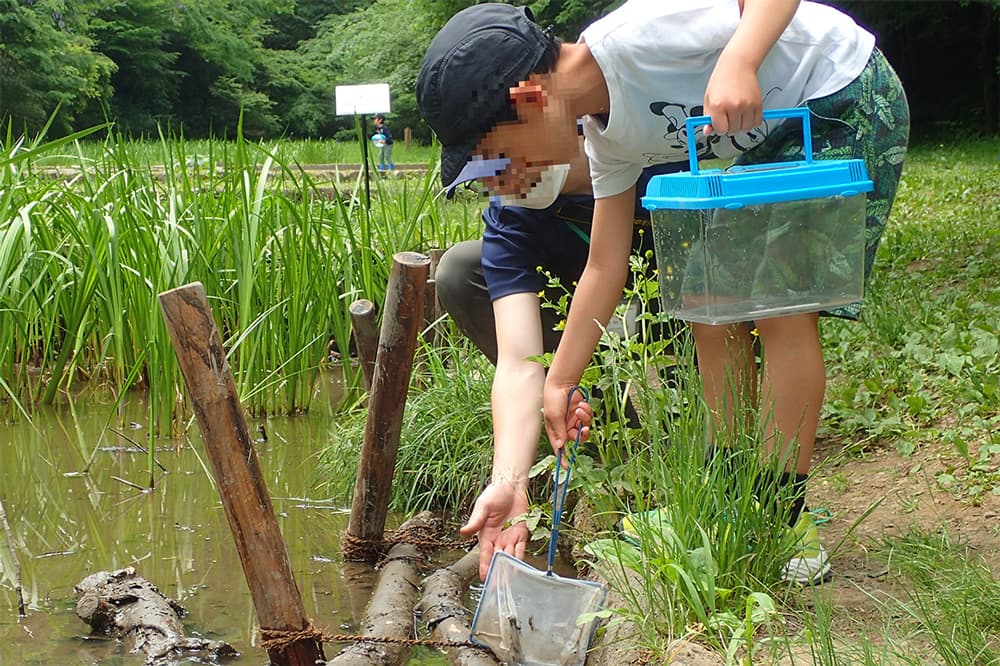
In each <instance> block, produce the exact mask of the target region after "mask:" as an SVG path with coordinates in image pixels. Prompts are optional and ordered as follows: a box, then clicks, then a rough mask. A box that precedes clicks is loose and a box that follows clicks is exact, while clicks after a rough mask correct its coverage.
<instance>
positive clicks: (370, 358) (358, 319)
mask: <svg viewBox="0 0 1000 666" xmlns="http://www.w3.org/2000/svg"><path fill="white" fill-rule="evenodd" d="M349 311H350V313H351V331H352V332H353V333H354V346H355V347H357V349H358V360H359V361H360V362H361V375H362V378H363V379H364V383H365V390H366V391H370V390H371V388H372V376H373V375H374V374H375V356H376V355H377V353H378V330H377V329H376V328H375V304H374V303H372V302H371V301H369V300H368V299H365V298H362V299H359V300H357V301H354V302H353V303H351V307H350V308H349Z"/></svg>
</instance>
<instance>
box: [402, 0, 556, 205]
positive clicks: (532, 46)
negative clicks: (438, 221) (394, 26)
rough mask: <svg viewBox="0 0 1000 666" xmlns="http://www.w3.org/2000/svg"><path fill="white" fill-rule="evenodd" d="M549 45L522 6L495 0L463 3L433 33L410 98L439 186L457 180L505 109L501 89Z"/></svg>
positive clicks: (523, 74) (511, 84)
mask: <svg viewBox="0 0 1000 666" xmlns="http://www.w3.org/2000/svg"><path fill="white" fill-rule="evenodd" d="M551 43H552V38H551V37H550V36H549V35H548V34H546V33H545V31H543V30H542V28H540V27H539V26H538V24H536V23H535V21H534V16H533V15H532V13H531V10H530V9H528V8H527V7H514V6H512V5H504V4H500V3H485V4H481V5H473V6H471V7H468V8H466V9H463V10H462V11H460V12H458V13H457V14H455V15H454V16H452V17H451V19H449V21H448V22H447V23H446V24H445V26H444V27H443V28H441V30H440V31H439V32H438V34H437V35H436V36H435V37H434V39H433V40H432V41H431V44H430V46H429V47H428V48H427V53H426V54H425V55H424V62H423V64H422V65H421V67H420V75H419V76H418V77H417V104H418V105H419V106H420V113H421V115H422V116H423V118H424V120H426V121H427V124H428V125H430V126H431V129H433V130H434V132H435V133H436V134H437V137H438V140H439V141H440V142H441V182H442V184H444V185H445V186H446V187H449V188H450V187H453V186H454V185H457V184H458V182H457V181H456V179H457V178H458V176H459V173H461V172H462V169H463V167H464V166H465V164H466V163H467V162H468V161H469V158H470V157H471V156H472V150H473V149H474V148H475V146H476V144H477V143H479V140H480V139H481V138H482V136H483V134H485V133H486V132H487V131H489V130H490V128H492V127H493V126H494V125H495V124H496V123H497V122H498V121H499V120H500V119H501V118H502V117H503V116H504V113H505V112H506V111H507V110H508V108H509V102H508V91H509V90H510V88H513V87H514V86H516V85H517V84H518V83H520V82H521V81H524V80H526V79H527V78H528V76H529V75H530V74H531V71H532V70H533V69H534V68H535V66H536V65H537V64H538V62H539V60H541V58H542V55H543V54H544V53H545V50H546V48H548V46H549V44H551Z"/></svg>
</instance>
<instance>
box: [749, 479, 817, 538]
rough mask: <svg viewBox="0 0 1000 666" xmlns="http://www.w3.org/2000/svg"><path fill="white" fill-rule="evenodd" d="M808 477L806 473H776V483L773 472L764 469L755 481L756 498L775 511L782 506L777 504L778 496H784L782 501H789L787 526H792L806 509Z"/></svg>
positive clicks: (779, 509) (778, 510) (780, 509)
mask: <svg viewBox="0 0 1000 666" xmlns="http://www.w3.org/2000/svg"><path fill="white" fill-rule="evenodd" d="M808 478H809V477H808V475H806V474H795V473H792V472H782V473H781V474H780V475H778V480H777V483H775V481H774V472H771V471H770V470H765V471H764V472H762V473H761V475H760V478H759V479H758V481H757V493H756V494H757V500H758V501H759V502H760V503H761V504H771V505H773V506H774V509H775V511H777V512H780V511H782V509H784V507H782V506H780V505H779V502H778V497H779V495H781V496H784V497H785V499H784V500H783V501H785V502H790V506H789V507H788V509H789V511H788V526H789V527H792V526H793V525H795V523H797V522H798V520H799V516H801V515H802V512H803V511H808V509H806V479H808ZM789 486H791V488H789ZM786 489H787V490H786Z"/></svg>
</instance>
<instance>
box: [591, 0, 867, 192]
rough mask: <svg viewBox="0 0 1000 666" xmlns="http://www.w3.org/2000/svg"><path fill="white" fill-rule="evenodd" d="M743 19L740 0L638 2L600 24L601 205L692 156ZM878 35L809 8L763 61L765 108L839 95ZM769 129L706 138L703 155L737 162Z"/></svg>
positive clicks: (597, 169)
mask: <svg viewBox="0 0 1000 666" xmlns="http://www.w3.org/2000/svg"><path fill="white" fill-rule="evenodd" d="M739 20H740V10H739V3H738V0H630V1H629V2H626V3H625V4H624V5H622V7H621V8H619V9H617V10H615V11H613V12H611V13H610V14H608V15H607V16H605V17H604V18H602V19H600V20H598V21H597V22H595V23H593V24H592V25H590V26H589V27H588V28H587V29H586V30H584V31H583V34H582V35H581V37H580V41H582V42H586V44H587V46H588V47H589V48H590V52H591V53H592V54H593V56H594V59H595V60H596V61H597V64H598V65H599V66H600V68H601V71H602V72H603V73H604V78H605V79H606V80H607V84H608V92H609V93H610V99H611V110H610V112H609V114H608V117H607V122H608V124H607V126H606V127H605V126H604V124H603V122H602V121H601V120H600V119H598V118H595V117H592V116H587V117H585V118H584V119H583V131H584V136H585V138H586V144H585V145H586V151H587V156H588V157H589V159H590V172H591V179H592V180H593V185H594V195H595V196H596V197H597V198H602V197H609V196H612V195H615V194H618V193H620V192H623V191H625V190H626V189H628V188H629V187H631V186H632V185H633V184H634V183H635V182H636V180H637V179H638V177H639V172H640V171H641V170H642V168H643V167H646V166H649V165H650V164H661V163H665V162H683V161H686V160H687V158H688V146H687V132H686V130H685V126H684V121H685V120H686V119H687V118H688V117H690V116H700V115H703V108H702V105H703V103H704V99H705V88H706V87H707V86H708V79H709V76H711V74H712V70H713V68H714V67H715V63H716V61H717V59H718V57H719V54H720V53H721V52H722V49H723V48H724V47H725V46H726V44H727V43H728V42H729V39H730V37H731V36H732V35H733V33H734V32H735V31H736V27H737V25H738V24H739ZM874 47H875V37H874V36H873V35H872V34H871V33H869V32H867V31H866V30H864V29H863V28H861V27H860V26H858V25H857V24H856V23H855V22H854V21H853V20H852V19H851V18H850V17H848V16H846V15H845V14H843V13H841V12H839V11H837V10H836V9H833V8H832V7H827V6H825V5H820V4H816V3H813V2H802V4H801V5H800V6H799V9H798V11H797V12H796V13H795V16H794V17H793V18H792V21H791V23H790V24H789V26H788V28H786V29H785V31H784V33H782V35H781V37H780V38H779V39H778V41H777V42H776V43H775V45H774V46H773V47H772V48H771V50H770V52H769V53H768V55H767V57H766V58H765V59H764V62H763V63H761V66H760V69H759V70H758V72H757V77H758V80H759V82H760V86H761V93H762V95H763V98H764V108H765V109H776V108H785V107H795V106H801V105H802V104H803V103H804V102H805V101H806V100H810V99H817V98H820V97H824V96H826V95H829V94H832V93H834V92H836V91H838V90H840V89H841V88H843V87H845V86H846V85H847V84H849V83H850V82H851V81H853V80H854V79H855V78H856V77H857V76H858V74H860V73H861V71H862V70H863V69H864V67H865V65H866V64H867V62H868V59H869V57H870V56H871V53H872V50H873V49H874ZM774 122H780V121H765V123H764V126H763V127H762V128H760V130H753V131H751V132H749V133H745V134H738V135H734V136H712V137H710V139H711V142H709V141H707V140H706V137H704V136H703V135H702V133H701V132H700V131H698V132H697V133H696V142H697V144H698V145H697V150H698V153H699V155H700V156H701V157H710V156H715V157H721V158H731V157H734V156H735V155H737V154H738V153H741V152H744V151H746V150H749V149H750V148H753V147H754V146H756V145H758V144H759V143H760V142H761V141H763V140H764V138H765V137H766V136H767V128H768V123H772V126H773V123H774Z"/></svg>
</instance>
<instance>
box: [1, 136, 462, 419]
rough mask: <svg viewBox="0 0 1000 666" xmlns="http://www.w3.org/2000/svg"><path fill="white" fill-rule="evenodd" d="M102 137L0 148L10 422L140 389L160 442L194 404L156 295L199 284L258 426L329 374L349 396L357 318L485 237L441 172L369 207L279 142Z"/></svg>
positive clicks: (4, 392)
mask: <svg viewBox="0 0 1000 666" xmlns="http://www.w3.org/2000/svg"><path fill="white" fill-rule="evenodd" d="M96 130H102V131H104V132H106V138H105V139H103V140H101V141H99V142H97V143H96V144H95V143H94V142H90V143H87V144H84V143H83V142H82V139H83V138H84V135H85V134H86V133H78V134H76V135H72V136H69V137H66V138H63V139H58V140H55V141H45V140H44V139H42V138H38V139H35V140H33V141H27V140H26V139H24V138H15V137H14V136H13V134H12V133H11V131H10V130H8V132H7V135H6V138H5V139H4V140H3V141H2V143H0V149H2V151H0V343H3V345H2V348H0V398H2V399H0V403H3V404H5V405H9V406H11V407H10V408H9V409H8V411H11V412H19V413H21V414H22V415H28V414H30V411H31V409H32V406H34V405H36V404H51V403H53V402H54V401H55V400H56V399H57V398H58V397H60V396H66V397H70V398H73V399H79V398H80V397H81V396H84V395H87V394H91V395H103V394H104V393H107V392H110V393H111V394H112V396H118V397H119V398H120V396H122V395H124V394H125V393H126V392H127V391H128V390H129V389H131V388H140V389H143V390H146V391H148V392H149V405H150V415H149V423H150V432H151V433H170V432H172V431H173V430H174V429H175V428H177V427H178V426H179V419H180V417H182V416H184V404H183V400H182V399H179V397H178V396H182V395H183V394H184V391H183V383H182V381H181V377H180V373H179V370H178V368H177V364H176V361H175V359H174V353H173V350H172V347H171V344H170V340H169V337H168V336H167V333H166V329H165V326H164V324H163V322H162V317H161V314H160V309H159V305H158V301H157V295H158V294H159V293H161V292H163V291H166V290H169V289H172V288H175V287H178V286H181V285H184V284H187V283H191V282H195V281H198V282H201V283H202V284H203V285H204V287H205V290H206V292H207V294H208V297H209V300H210V304H211V306H212V308H213V311H214V314H215V317H216V320H217V322H218V326H219V329H220V331H221V333H222V336H223V339H224V343H225V345H226V348H227V349H228V350H229V356H230V364H231V367H232V369H233V372H234V375H235V378H236V383H237V388H238V390H239V394H240V397H241V399H242V400H243V402H244V405H245V406H246V407H247V408H248V410H249V411H250V412H251V413H253V414H255V415H263V414H293V413H296V412H299V411H303V410H307V409H309V407H310V405H311V402H312V399H313V396H314V394H315V393H316V389H317V383H318V381H319V377H320V374H321V373H322V372H323V371H324V370H325V369H326V368H327V367H329V366H330V365H331V364H336V363H342V370H343V371H344V373H345V375H346V376H347V379H348V384H349V385H353V384H352V380H353V378H354V372H353V369H352V366H351V365H350V364H349V363H346V362H345V361H347V360H348V358H349V354H350V347H351V334H350V330H351V325H350V318H349V313H348V307H349V306H350V304H351V302H353V301H354V300H356V299H358V298H367V299H369V300H371V301H373V302H376V303H381V302H382V301H383V300H384V295H385V287H386V283H387V280H388V275H389V270H390V268H391V257H392V255H393V254H395V253H396V252H400V251H404V250H407V251H427V250H428V249H430V248H432V247H444V246H446V245H448V244H450V243H451V242H454V240H456V239H465V238H467V237H470V236H471V235H472V234H473V233H474V232H473V229H474V228H476V227H477V226H478V225H475V226H474V225H473V223H471V222H470V220H471V219H474V218H472V215H471V212H470V210H469V208H468V207H467V206H465V205H463V204H455V205H451V204H449V205H448V206H445V204H444V202H443V199H442V198H439V197H438V193H439V190H440V188H439V187H438V183H437V180H438V179H437V173H436V171H435V170H433V169H432V170H430V171H428V172H426V173H425V174H422V175H420V176H419V177H418V178H417V179H416V180H414V179H413V178H406V179H399V180H389V179H385V180H383V179H379V178H375V179H373V183H372V185H371V187H370V191H367V192H365V196H362V192H363V191H365V188H363V187H362V179H361V178H360V176H359V177H358V178H357V179H355V180H354V181H353V182H348V183H342V182H337V181H324V182H321V181H320V180H318V179H317V178H315V177H313V176H311V175H310V174H309V173H307V172H305V171H303V170H302V169H300V168H299V167H298V163H297V162H295V161H294V158H293V157H283V156H282V155H281V153H287V152H288V151H287V150H286V149H285V148H284V147H282V145H281V144H278V145H277V146H268V145H264V144H255V143H253V142H250V141H247V140H244V139H242V138H241V137H239V136H238V137H237V139H236V140H234V141H230V142H212V141H208V142H202V143H199V144H198V146H197V152H192V150H191V149H192V146H189V145H188V144H187V143H186V142H185V141H184V140H183V138H182V137H175V136H161V137H160V140H159V141H158V142H147V143H146V144H144V145H143V147H142V149H141V150H136V148H135V145H134V144H133V143H131V142H129V141H127V140H125V139H124V138H123V137H122V136H121V135H119V134H116V133H115V132H114V131H113V128H95V130H92V131H91V132H93V131H96ZM85 145H86V148H84V146H85ZM272 148H275V149H276V150H273V151H272ZM66 164H72V165H74V167H73V168H72V169H70V170H66V169H62V170H55V169H54V167H53V165H66ZM331 351H332V352H333V354H331Z"/></svg>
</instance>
